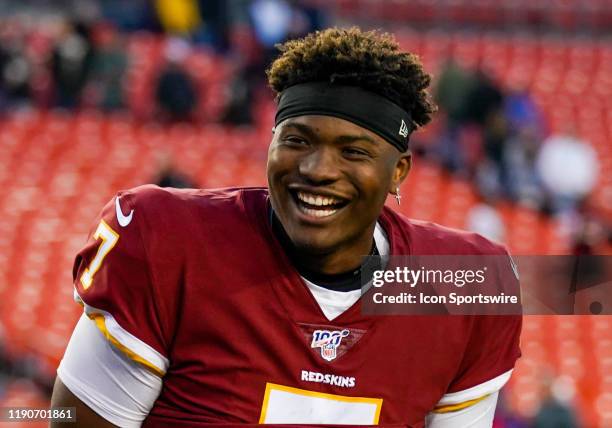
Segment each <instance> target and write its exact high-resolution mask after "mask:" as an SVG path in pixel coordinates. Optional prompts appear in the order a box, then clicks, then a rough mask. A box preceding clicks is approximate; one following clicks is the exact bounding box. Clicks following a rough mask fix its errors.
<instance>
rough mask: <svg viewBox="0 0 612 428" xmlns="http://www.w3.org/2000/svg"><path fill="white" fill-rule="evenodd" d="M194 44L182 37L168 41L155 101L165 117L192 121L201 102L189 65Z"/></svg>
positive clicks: (162, 117) (162, 116) (161, 115)
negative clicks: (188, 59)
mask: <svg viewBox="0 0 612 428" xmlns="http://www.w3.org/2000/svg"><path fill="white" fill-rule="evenodd" d="M190 52H191V47H190V45H189V43H187V41H185V40H184V39H182V38H178V37H173V38H171V39H169V40H168V41H167V42H166V46H165V50H164V57H165V61H166V62H165V64H164V66H163V68H162V70H161V72H160V74H159V76H158V78H157V82H156V84H155V101H156V102H157V107H158V111H159V117H160V118H161V119H162V120H167V121H171V122H176V121H191V120H193V119H194V113H195V109H196V107H197V105H198V101H199V100H198V91H197V88H196V83H195V81H194V79H193V78H192V77H191V75H190V74H189V72H188V71H187V68H186V66H185V64H184V63H185V60H186V59H187V57H188V56H189V54H190Z"/></svg>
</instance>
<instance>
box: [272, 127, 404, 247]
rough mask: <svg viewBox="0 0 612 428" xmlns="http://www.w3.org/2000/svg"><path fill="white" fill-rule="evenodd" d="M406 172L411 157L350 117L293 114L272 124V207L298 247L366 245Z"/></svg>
mask: <svg viewBox="0 0 612 428" xmlns="http://www.w3.org/2000/svg"><path fill="white" fill-rule="evenodd" d="M409 169H410V155H409V154H401V153H400V152H399V151H398V150H397V149H396V148H395V147H393V146H392V145H391V144H389V143H387V142H385V141H384V140H383V139H382V138H381V137H379V136H378V135H376V134H375V133H373V132H371V131H369V130H367V129H365V128H362V127H360V126H358V125H356V124H354V123H352V122H349V121H346V120H343V119H339V118H335V117H330V116H314V115H313V116H299V117H295V118H290V119H287V120H285V121H284V122H282V123H281V124H280V125H279V126H278V127H277V128H276V130H275V132H274V137H273V139H272V143H271V144H270V149H269V152H268V185H269V188H270V197H271V201H272V207H273V208H274V211H275V212H276V214H277V216H278V218H279V219H280V221H281V223H282V225H283V227H284V228H285V230H286V232H287V234H288V235H289V238H290V239H291V241H292V242H293V243H294V245H296V246H297V247H298V248H300V249H303V250H305V251H308V252H309V253H314V254H329V253H333V252H336V251H341V250H343V249H350V248H354V247H355V246H357V245H359V243H361V244H363V243H366V244H367V243H368V242H370V243H371V240H372V233H373V230H374V225H375V223H376V219H377V218H378V216H379V215H380V212H381V210H382V207H383V205H384V203H385V200H386V198H387V195H388V193H389V192H390V191H395V188H396V187H397V186H399V184H400V182H401V181H402V180H403V179H404V177H405V176H406V174H407V173H408V170H409Z"/></svg>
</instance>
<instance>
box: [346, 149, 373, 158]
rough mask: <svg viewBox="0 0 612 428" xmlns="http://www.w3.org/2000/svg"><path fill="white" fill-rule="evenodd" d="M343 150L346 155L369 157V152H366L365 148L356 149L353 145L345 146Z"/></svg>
mask: <svg viewBox="0 0 612 428" xmlns="http://www.w3.org/2000/svg"><path fill="white" fill-rule="evenodd" d="M343 151H344V153H345V154H346V155H348V156H352V157H369V156H370V154H369V153H368V152H366V151H365V150H362V149H356V148H354V147H346V148H345V149H344V150H343Z"/></svg>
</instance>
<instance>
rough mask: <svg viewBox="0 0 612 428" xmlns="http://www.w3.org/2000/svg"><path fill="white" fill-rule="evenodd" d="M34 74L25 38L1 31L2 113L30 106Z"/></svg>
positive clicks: (0, 95)
mask: <svg viewBox="0 0 612 428" xmlns="http://www.w3.org/2000/svg"><path fill="white" fill-rule="evenodd" d="M32 73H33V70H32V64H31V62H30V60H29V58H28V57H27V55H26V52H25V45H24V40H23V37H22V36H21V35H20V34H18V33H11V32H10V31H1V30H0V111H2V110H5V109H8V108H11V109H15V108H20V107H27V106H29V105H30V103H31V99H30V98H31V92H30V89H31V88H30V85H31V79H32Z"/></svg>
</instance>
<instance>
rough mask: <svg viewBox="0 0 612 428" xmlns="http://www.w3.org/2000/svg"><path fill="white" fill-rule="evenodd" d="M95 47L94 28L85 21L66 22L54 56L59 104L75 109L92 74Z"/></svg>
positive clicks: (53, 70) (55, 82)
mask: <svg viewBox="0 0 612 428" xmlns="http://www.w3.org/2000/svg"><path fill="white" fill-rule="evenodd" d="M94 57H95V47H94V44H93V40H92V34H91V28H90V26H89V24H86V23H84V22H70V21H68V22H66V23H65V25H64V28H63V30H62V32H61V34H60V36H59V38H58V40H57V42H56V43H55V47H54V48H53V52H52V57H51V77H52V80H53V88H54V92H55V105H56V106H57V107H60V108H66V109H75V108H77V107H79V106H80V104H81V95H82V92H83V88H84V87H85V85H86V84H87V82H88V80H89V78H90V77H91V72H92V69H93V62H94Z"/></svg>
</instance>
